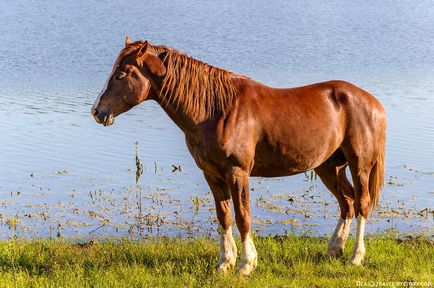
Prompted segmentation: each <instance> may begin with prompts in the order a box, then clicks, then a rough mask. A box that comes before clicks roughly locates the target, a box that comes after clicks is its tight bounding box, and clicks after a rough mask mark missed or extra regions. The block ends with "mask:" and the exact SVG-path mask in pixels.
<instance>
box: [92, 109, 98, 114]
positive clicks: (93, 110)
mask: <svg viewBox="0 0 434 288" xmlns="http://www.w3.org/2000/svg"><path fill="white" fill-rule="evenodd" d="M92 115H93V116H96V115H98V110H96V108H94V107H92Z"/></svg>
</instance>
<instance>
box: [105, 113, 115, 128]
mask: <svg viewBox="0 0 434 288" xmlns="http://www.w3.org/2000/svg"><path fill="white" fill-rule="evenodd" d="M114 122H115V117H114V116H113V114H108V115H106V116H104V120H103V121H102V124H103V125H104V126H110V125H113V123H114Z"/></svg>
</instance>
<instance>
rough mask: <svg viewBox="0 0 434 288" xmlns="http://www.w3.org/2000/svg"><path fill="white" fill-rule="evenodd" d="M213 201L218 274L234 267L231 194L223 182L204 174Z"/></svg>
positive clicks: (234, 251)
mask: <svg viewBox="0 0 434 288" xmlns="http://www.w3.org/2000/svg"><path fill="white" fill-rule="evenodd" d="M204 175H205V179H206V181H207V182H208V185H209V187H210V188H211V191H212V194H213V196H214V200H215V206H216V212H217V219H218V221H219V223H220V227H219V228H220V229H219V232H220V260H219V262H218V263H217V270H218V271H219V272H222V273H224V272H226V271H227V270H228V269H230V268H233V267H235V261H236V260H237V246H236V245H235V241H234V237H233V236H232V211H231V194H230V192H229V186H228V184H227V183H226V182H225V181H222V180H219V179H216V178H214V177H211V176H210V175H207V174H206V173H204Z"/></svg>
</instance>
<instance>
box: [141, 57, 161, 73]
mask: <svg viewBox="0 0 434 288" xmlns="http://www.w3.org/2000/svg"><path fill="white" fill-rule="evenodd" d="M140 61H141V62H142V65H143V66H144V67H145V68H146V69H147V70H149V72H151V73H152V74H154V75H157V76H159V77H163V76H164V75H166V67H164V64H163V61H161V59H160V58H158V56H156V55H154V54H151V53H145V54H144V55H143V56H141V57H140Z"/></svg>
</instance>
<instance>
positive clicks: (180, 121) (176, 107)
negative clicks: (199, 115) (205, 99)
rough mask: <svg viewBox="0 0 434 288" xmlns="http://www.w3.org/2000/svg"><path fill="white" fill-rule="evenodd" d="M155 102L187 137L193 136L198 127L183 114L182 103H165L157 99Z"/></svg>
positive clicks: (193, 120)
mask: <svg viewBox="0 0 434 288" xmlns="http://www.w3.org/2000/svg"><path fill="white" fill-rule="evenodd" d="M155 100H156V101H157V102H158V104H160V106H161V108H163V110H164V111H165V112H166V114H167V115H168V116H169V117H170V119H172V121H173V122H175V124H176V125H177V126H178V127H179V128H180V129H181V130H182V131H183V132H184V133H185V134H186V135H187V136H194V134H195V133H196V130H197V125H198V123H197V120H196V119H195V118H194V117H193V116H192V115H188V114H187V113H186V112H185V111H186V109H184V107H183V104H182V103H179V104H178V103H172V102H167V101H164V100H161V99H158V98H157V99H155Z"/></svg>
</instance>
